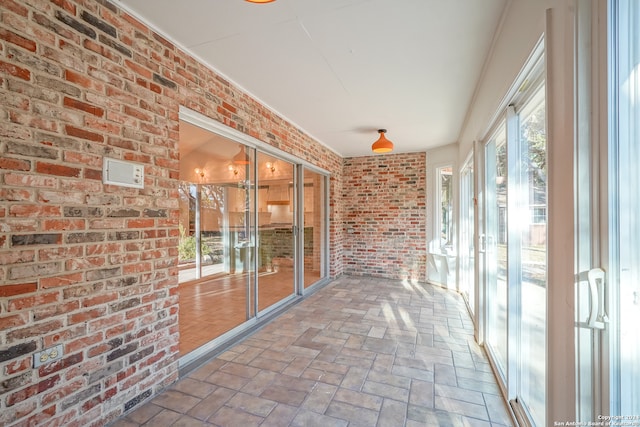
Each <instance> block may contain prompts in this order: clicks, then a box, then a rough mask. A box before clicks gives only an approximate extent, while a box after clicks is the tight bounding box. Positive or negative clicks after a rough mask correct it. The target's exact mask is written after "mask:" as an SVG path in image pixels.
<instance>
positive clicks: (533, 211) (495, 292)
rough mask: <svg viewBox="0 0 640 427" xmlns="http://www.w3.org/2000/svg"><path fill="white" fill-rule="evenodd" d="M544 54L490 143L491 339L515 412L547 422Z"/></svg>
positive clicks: (487, 278)
mask: <svg viewBox="0 0 640 427" xmlns="http://www.w3.org/2000/svg"><path fill="white" fill-rule="evenodd" d="M541 76H542V59H541V57H539V58H538V60H537V62H534V63H532V64H531V71H530V74H529V75H528V80H527V83H528V85H527V87H526V90H523V89H521V90H520V91H519V92H518V93H517V95H514V98H513V100H512V102H511V103H510V105H509V107H508V108H507V109H506V111H505V113H504V116H503V118H502V119H501V120H499V121H498V122H497V124H496V126H495V131H494V132H493V133H492V134H491V136H490V138H489V139H488V141H487V142H486V144H485V147H484V162H485V165H484V170H485V172H484V188H483V191H482V193H483V195H484V200H483V207H484V227H483V228H484V233H485V234H484V236H482V239H481V246H482V248H483V249H484V257H483V260H484V266H483V268H482V271H483V272H484V273H483V274H484V276H483V279H484V280H483V283H484V291H485V298H486V300H485V306H486V312H485V319H486V331H485V337H484V338H485V343H486V346H487V350H488V353H489V356H490V359H491V361H492V363H493V365H494V368H495V370H496V372H497V374H498V378H499V380H500V381H499V382H500V384H501V386H502V389H503V392H504V393H505V395H506V397H507V399H508V400H509V401H510V403H511V406H512V407H513V408H514V412H515V413H516V417H517V418H518V419H519V420H521V421H524V420H527V422H529V423H531V424H532V425H536V426H544V425H545V385H546V382H545V375H546V306H547V304H546V287H547V249H546V248H547V224H546V223H547V221H546V214H547V177H546V175H547V174H546V121H545V114H546V113H545V85H544V82H543V80H542V78H541Z"/></svg>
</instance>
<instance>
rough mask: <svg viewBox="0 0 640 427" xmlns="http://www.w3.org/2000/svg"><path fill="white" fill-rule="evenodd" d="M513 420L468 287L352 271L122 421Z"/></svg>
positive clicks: (395, 426)
mask: <svg viewBox="0 0 640 427" xmlns="http://www.w3.org/2000/svg"><path fill="white" fill-rule="evenodd" d="M212 309H215V308H212ZM507 425H508V426H510V425H512V424H511V421H510V418H509V415H508V413H507V409H506V405H505V404H504V402H503V400H502V398H501V397H500V393H499V389H498V387H497V385H496V381H495V378H494V376H493V374H492V371H491V368H490V366H489V363H488V362H487V360H486V357H485V354H484V352H483V350H482V348H481V347H479V346H478V345H477V344H476V343H475V341H474V339H473V325H472V323H471V320H470V319H469V317H468V315H467V312H466V308H465V305H464V303H463V301H462V300H461V298H460V296H459V295H457V294H455V293H453V292H450V291H447V290H444V289H441V288H438V287H435V286H432V285H428V284H417V283H409V282H406V281H399V280H386V279H378V278H370V277H350V276H345V277H341V278H339V279H337V280H335V281H334V282H332V283H331V284H329V285H327V286H326V287H324V288H322V289H320V290H319V291H317V292H316V293H314V294H313V295H311V296H309V297H308V298H306V299H305V300H303V301H302V302H300V303H299V304H297V305H295V306H293V307H292V308H291V309H289V310H288V311H287V312H285V313H284V314H282V315H280V316H278V317H277V318H275V319H274V320H272V321H271V322H269V323H268V324H267V325H265V326H264V327H263V328H261V329H259V330H258V331H256V332H255V333H253V334H252V335H250V336H249V337H248V338H246V339H244V340H242V341H241V342H239V343H238V344H236V345H234V346H232V347H231V348H229V349H228V350H227V351H225V352H224V353H221V354H220V355H218V356H217V357H216V358H213V359H212V360H210V361H209V362H207V363H205V364H203V365H202V366H200V367H199V368H197V369H195V370H192V371H191V372H190V373H189V374H187V375H186V376H184V377H183V378H181V379H180V381H178V382H177V383H176V384H174V385H173V386H171V387H170V388H168V389H167V390H165V391H163V392H162V393H160V394H159V395H157V396H155V397H154V398H153V399H152V400H150V401H149V402H147V403H145V404H143V405H142V406H140V407H139V408H137V409H136V410H134V411H133V412H131V413H128V414H126V416H124V417H122V418H121V419H119V420H118V421H116V422H115V423H114V424H113V426H114V427H132V426H153V427H164V426H185V427H186V426H220V427H227V426H228V427H251V426H260V427H267V426H273V427H286V426H291V427H314V426H318V427H331V426H344V427H347V426H348V427H359V426H388V427H401V426H406V427H417V426H486V427H489V426H507Z"/></svg>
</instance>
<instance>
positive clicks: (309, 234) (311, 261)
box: [301, 168, 329, 289]
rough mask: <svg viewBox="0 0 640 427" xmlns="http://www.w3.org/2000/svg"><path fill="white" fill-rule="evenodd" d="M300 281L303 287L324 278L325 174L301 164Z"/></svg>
mask: <svg viewBox="0 0 640 427" xmlns="http://www.w3.org/2000/svg"><path fill="white" fill-rule="evenodd" d="M302 175H303V176H302V182H303V184H304V188H303V196H302V206H303V208H302V220H301V223H302V225H303V227H302V228H303V230H302V242H303V243H302V255H301V256H302V259H303V263H302V266H303V273H302V276H303V277H302V283H303V286H304V289H307V288H309V287H310V286H312V285H314V284H317V283H320V282H321V281H322V280H324V279H326V278H327V276H328V274H329V272H328V266H327V262H326V260H327V255H326V253H327V249H328V248H327V209H326V207H327V177H326V175H323V174H321V173H318V172H315V171H312V170H310V169H308V168H302Z"/></svg>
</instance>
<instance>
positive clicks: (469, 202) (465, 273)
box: [460, 161, 475, 319]
mask: <svg viewBox="0 0 640 427" xmlns="http://www.w3.org/2000/svg"><path fill="white" fill-rule="evenodd" d="M473 187H474V186H473V161H470V162H469V163H468V164H467V165H466V166H465V167H464V168H463V169H462V173H461V176H460V194H461V200H460V212H461V216H460V219H461V227H460V292H461V294H462V296H463V297H464V298H465V300H466V301H467V305H468V307H469V311H470V312H471V315H472V318H474V319H475V285H474V278H475V254H474V252H475V251H474V237H473V236H474V231H473V230H474V220H475V214H474V210H475V196H474V190H473Z"/></svg>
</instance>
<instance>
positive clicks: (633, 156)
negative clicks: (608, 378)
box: [609, 0, 640, 422]
mask: <svg viewBox="0 0 640 427" xmlns="http://www.w3.org/2000/svg"><path fill="white" fill-rule="evenodd" d="M616 5H617V8H618V10H617V12H618V13H617V17H616V18H617V35H616V36H617V40H618V41H619V46H618V55H619V57H618V63H617V64H616V65H617V71H618V75H617V76H615V77H614V78H615V83H616V86H615V87H614V91H615V95H616V98H617V99H616V100H617V105H616V106H615V107H614V108H615V110H616V112H617V123H616V122H614V123H615V124H616V125H617V129H615V136H616V137H617V138H613V146H612V148H611V158H612V160H613V162H610V164H609V168H610V170H609V174H610V176H611V178H610V182H611V183H612V184H613V185H612V186H611V190H610V198H611V200H612V207H613V211H614V212H615V213H616V214H617V215H611V218H612V223H611V224H610V230H611V231H610V233H611V235H612V240H613V242H612V245H611V246H612V247H613V253H612V255H611V259H612V265H613V269H612V270H613V271H611V276H610V278H611V280H610V283H611V286H612V287H613V288H614V289H613V292H612V295H614V298H615V299H616V300H617V301H614V303H613V304H612V308H613V310H612V313H613V314H614V316H613V323H612V324H611V327H612V328H617V330H618V333H619V335H618V336H617V343H616V344H617V345H613V346H612V347H613V349H612V350H613V353H612V357H611V359H612V360H614V362H613V363H614V372H613V373H612V381H613V383H612V390H613V392H612V401H611V413H612V414H615V415H629V416H638V415H639V414H640V328H638V324H640V263H639V262H638V260H639V259H640V221H638V212H639V211H640V197H639V195H638V189H639V188H640V173H638V164H639V163H640V3H638V2H637V1H636V0H619V1H618V2H616ZM616 241H617V242H616ZM616 243H617V244H616ZM616 309H617V310H616ZM636 422H637V419H636Z"/></svg>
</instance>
